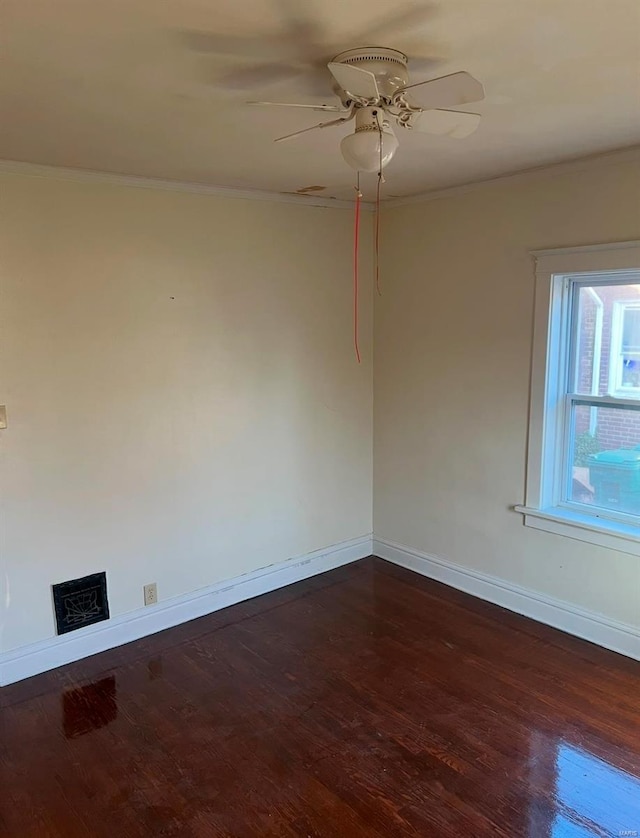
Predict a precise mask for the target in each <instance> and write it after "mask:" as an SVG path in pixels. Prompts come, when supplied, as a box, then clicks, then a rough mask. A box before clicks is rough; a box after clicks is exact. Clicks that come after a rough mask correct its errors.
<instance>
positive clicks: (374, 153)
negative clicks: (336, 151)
mask: <svg viewBox="0 0 640 838" xmlns="http://www.w3.org/2000/svg"><path fill="white" fill-rule="evenodd" d="M381 140H382V168H384V167H385V166H386V165H387V163H388V162H389V161H390V160H391V158H392V157H393V155H394V154H395V153H396V151H397V150H398V140H397V139H396V138H395V136H394V135H393V134H391V133H390V132H388V131H382V133H381V132H380V131H379V130H377V129H375V130H360V131H356V132H355V133H354V134H348V135H347V136H346V137H345V138H344V139H343V140H342V142H341V143H340V151H341V152H342V156H343V157H344V159H345V162H346V163H348V164H349V166H351V168H352V169H355V170H356V171H358V172H377V171H378V170H379V169H380V162H381V161H380V141H381Z"/></svg>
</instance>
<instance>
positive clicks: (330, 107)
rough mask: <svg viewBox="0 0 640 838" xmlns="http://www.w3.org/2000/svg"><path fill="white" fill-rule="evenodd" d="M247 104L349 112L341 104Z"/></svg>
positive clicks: (250, 103) (251, 103) (248, 103)
mask: <svg viewBox="0 0 640 838" xmlns="http://www.w3.org/2000/svg"><path fill="white" fill-rule="evenodd" d="M246 104H247V105H269V106H271V107H276V108H306V109H307V110H310V111H329V113H349V112H348V111H346V110H345V109H344V108H343V107H341V106H340V105H300V104H298V103H297V102H247V103H246Z"/></svg>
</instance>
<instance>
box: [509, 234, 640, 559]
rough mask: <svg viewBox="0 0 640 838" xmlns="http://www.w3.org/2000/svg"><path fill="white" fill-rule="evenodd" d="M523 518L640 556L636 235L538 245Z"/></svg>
mask: <svg viewBox="0 0 640 838" xmlns="http://www.w3.org/2000/svg"><path fill="white" fill-rule="evenodd" d="M534 256H535V258H536V263H537V266H536V312H535V327H534V348H533V366H532V382H531V384H532V391H531V416H530V426H529V459H528V477H527V496H526V506H519V507H516V509H517V511H519V512H522V513H524V515H525V523H526V524H527V525H529V526H533V527H536V528H538V529H545V530H550V531H552V532H556V533H560V534H562V535H568V536H570V537H573V538H579V539H582V540H585V541H590V542H592V543H596V544H601V545H603V546H608V547H614V548H616V549H620V550H624V551H626V552H631V553H635V554H638V555H640V243H639V242H625V243H621V244H615V245H607V246H596V247H588V248H570V249H565V250H557V251H540V252H537V253H535V254H534Z"/></svg>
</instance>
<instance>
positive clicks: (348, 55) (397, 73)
mask: <svg viewBox="0 0 640 838" xmlns="http://www.w3.org/2000/svg"><path fill="white" fill-rule="evenodd" d="M333 61H335V62H336V63H338V64H351V65H352V66H354V67H358V68H360V69H361V70H368V71H369V72H370V73H373V74H374V76H375V77H376V82H377V84H378V88H379V90H380V93H381V94H382V98H383V99H384V100H386V101H389V102H391V100H392V99H393V97H394V95H395V94H396V93H397V91H398V90H400V89H401V88H403V87H406V85H407V84H408V83H409V71H408V69H407V61H408V59H407V56H406V55H405V54H404V53H403V52H400V51H399V50H397V49H389V48H387V47H361V48H359V49H350V50H347V51H346V52H341V53H340V54H339V55H336V57H335V58H334V59H333ZM334 91H335V92H336V93H337V95H338V96H339V97H340V99H341V100H342V104H343V105H345V107H347V106H348V105H349V103H350V101H351V100H350V99H349V97H348V95H347V94H346V93H345V91H344V90H342V89H341V88H340V87H339V86H338V85H334Z"/></svg>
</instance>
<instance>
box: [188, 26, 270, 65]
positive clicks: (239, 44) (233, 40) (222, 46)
mask: <svg viewBox="0 0 640 838" xmlns="http://www.w3.org/2000/svg"><path fill="white" fill-rule="evenodd" d="M177 34H178V37H179V38H180V40H181V41H182V42H183V44H184V45H185V46H186V47H187V48H188V49H190V50H191V51H192V52H200V53H204V54H208V53H210V54H213V55H233V56H237V57H238V58H253V59H254V60H255V59H256V58H257V59H264V60H266V59H269V58H273V59H276V58H278V56H282V43H281V42H280V41H279V40H278V39H276V38H265V37H264V36H260V37H258V36H257V35H255V36H252V35H247V36H242V37H239V36H237V35H220V34H218V33H217V32H202V31H200V30H198V29H193V30H192V29H181V30H179V31H178V33H177Z"/></svg>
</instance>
